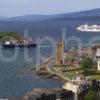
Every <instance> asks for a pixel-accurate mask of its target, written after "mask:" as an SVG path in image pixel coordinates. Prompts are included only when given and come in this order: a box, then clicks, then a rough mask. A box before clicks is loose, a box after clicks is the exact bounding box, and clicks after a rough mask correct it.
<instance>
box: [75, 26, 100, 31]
mask: <svg viewBox="0 0 100 100" xmlns="http://www.w3.org/2000/svg"><path fill="white" fill-rule="evenodd" d="M77 30H78V31H83V32H100V25H97V24H95V25H88V24H85V25H80V26H79V27H77Z"/></svg>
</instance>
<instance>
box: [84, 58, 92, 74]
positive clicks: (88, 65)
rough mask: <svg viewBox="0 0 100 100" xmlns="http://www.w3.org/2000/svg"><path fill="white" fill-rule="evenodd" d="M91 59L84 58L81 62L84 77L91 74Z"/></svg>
mask: <svg viewBox="0 0 100 100" xmlns="http://www.w3.org/2000/svg"><path fill="white" fill-rule="evenodd" d="M92 64H93V63H92V59H91V58H86V59H85V60H84V61H83V62H82V69H83V70H84V72H83V73H84V75H88V74H91V72H92V70H91V69H92V68H93V65H92Z"/></svg>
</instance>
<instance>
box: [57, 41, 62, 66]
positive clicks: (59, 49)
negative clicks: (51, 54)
mask: <svg viewBox="0 0 100 100" xmlns="http://www.w3.org/2000/svg"><path fill="white" fill-rule="evenodd" d="M63 56H64V42H63V41H59V42H58V43H57V47H56V64H62V63H63Z"/></svg>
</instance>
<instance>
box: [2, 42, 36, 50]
mask: <svg viewBox="0 0 100 100" xmlns="http://www.w3.org/2000/svg"><path fill="white" fill-rule="evenodd" d="M36 46H37V44H36V43H35V42H28V43H12V42H10V41H6V42H4V43H3V44H2V47H3V48H12V49H14V48H16V47H17V48H24V47H27V48H30V47H36Z"/></svg>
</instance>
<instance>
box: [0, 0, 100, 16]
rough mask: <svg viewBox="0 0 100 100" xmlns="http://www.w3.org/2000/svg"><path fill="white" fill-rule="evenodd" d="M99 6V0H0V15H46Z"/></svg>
mask: <svg viewBox="0 0 100 100" xmlns="http://www.w3.org/2000/svg"><path fill="white" fill-rule="evenodd" d="M94 8H100V0H0V17H13V16H22V15H48V14H58V13H68V12H77V11H82V10H88V9H94Z"/></svg>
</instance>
